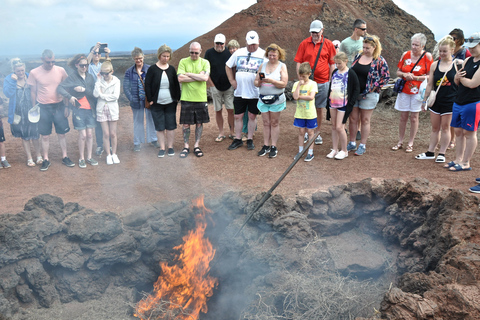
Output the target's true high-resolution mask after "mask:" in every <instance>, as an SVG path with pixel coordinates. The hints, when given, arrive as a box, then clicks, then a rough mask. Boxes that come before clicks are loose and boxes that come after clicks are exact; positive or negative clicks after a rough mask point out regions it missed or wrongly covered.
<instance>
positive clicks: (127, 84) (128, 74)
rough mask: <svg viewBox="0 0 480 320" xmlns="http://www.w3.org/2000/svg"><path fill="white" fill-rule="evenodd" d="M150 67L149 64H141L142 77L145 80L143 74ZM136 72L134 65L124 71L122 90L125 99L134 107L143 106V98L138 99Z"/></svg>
mask: <svg viewBox="0 0 480 320" xmlns="http://www.w3.org/2000/svg"><path fill="white" fill-rule="evenodd" d="M148 68H150V65H148V64H145V63H144V64H143V67H142V79H143V82H145V76H146V74H147V70H148ZM138 79H139V78H138V73H137V70H136V66H135V65H133V66H131V67H130V68H128V69H127V71H125V77H124V78H123V92H124V93H125V95H126V96H127V99H128V100H129V101H130V107H132V108H134V109H140V108H141V107H143V106H145V99H140V97H139V95H138V86H137V84H138Z"/></svg>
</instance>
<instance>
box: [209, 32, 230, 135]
mask: <svg viewBox="0 0 480 320" xmlns="http://www.w3.org/2000/svg"><path fill="white" fill-rule="evenodd" d="M230 56H231V53H230V51H229V50H225V36H224V35H223V34H221V33H219V34H217V35H216V36H215V39H214V47H213V48H210V49H208V50H207V52H205V59H207V60H208V61H209V62H210V69H211V73H210V78H209V79H208V82H207V85H208V86H209V87H210V94H211V95H212V99H213V106H214V107H215V119H216V120H217V126H218V136H217V137H216V138H215V141H217V142H221V141H223V139H225V133H224V129H223V114H222V103H224V104H225V109H227V119H228V126H229V128H230V135H229V137H231V138H232V139H233V135H234V130H233V87H232V86H231V85H230V82H228V77H227V72H226V71H225V63H226V62H227V61H228V59H229V58H230Z"/></svg>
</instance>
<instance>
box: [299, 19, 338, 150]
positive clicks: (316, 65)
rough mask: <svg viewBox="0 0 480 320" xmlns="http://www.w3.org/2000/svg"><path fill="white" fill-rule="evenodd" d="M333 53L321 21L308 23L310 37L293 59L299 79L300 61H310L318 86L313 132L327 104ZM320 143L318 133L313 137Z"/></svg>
mask: <svg viewBox="0 0 480 320" xmlns="http://www.w3.org/2000/svg"><path fill="white" fill-rule="evenodd" d="M319 51H320V54H319ZM335 55H336V51H335V46H334V45H333V44H332V42H331V41H330V40H328V39H325V37H324V36H323V23H322V22H321V21H320V20H314V21H313V22H312V23H311V24H310V37H308V38H307V39H305V40H303V41H302V42H301V43H300V45H299V46H298V50H297V54H296V55H295V59H294V61H295V62H296V63H297V76H298V78H299V79H300V76H299V75H298V69H299V68H300V64H302V62H308V63H310V67H311V68H312V72H313V80H314V81H315V82H316V83H317V86H318V93H317V94H316V95H315V107H316V108H317V123H318V127H317V128H316V129H315V133H317V132H319V131H320V126H321V124H322V118H323V109H325V107H326V105H327V99H328V86H329V82H330V76H331V75H332V72H333V70H334V69H335V61H334V60H333V57H335ZM305 139H308V136H307V135H305ZM322 143H323V139H322V137H321V136H320V135H318V136H317V138H316V139H315V144H322Z"/></svg>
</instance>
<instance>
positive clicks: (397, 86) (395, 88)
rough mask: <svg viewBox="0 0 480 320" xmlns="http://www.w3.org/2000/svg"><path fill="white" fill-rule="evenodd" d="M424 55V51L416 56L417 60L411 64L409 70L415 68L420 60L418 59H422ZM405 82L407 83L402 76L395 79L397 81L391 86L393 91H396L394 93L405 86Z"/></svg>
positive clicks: (400, 90)
mask: <svg viewBox="0 0 480 320" xmlns="http://www.w3.org/2000/svg"><path fill="white" fill-rule="evenodd" d="M424 55H425V51H424V52H423V53H422V55H421V56H420V58H418V60H417V62H415V64H414V65H413V68H412V70H410V72H412V71H413V69H415V67H416V66H417V64H418V63H419V62H420V60H422V58H423V56H424ZM405 83H407V80H405V79H404V78H403V77H402V78H400V79H397V81H395V84H394V86H393V91H394V92H396V93H400V92H402V90H403V87H405Z"/></svg>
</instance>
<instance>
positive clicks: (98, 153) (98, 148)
mask: <svg viewBox="0 0 480 320" xmlns="http://www.w3.org/2000/svg"><path fill="white" fill-rule="evenodd" d="M102 153H103V147H97V150H95V154H96V155H97V156H99V157H100V156H101V155H102Z"/></svg>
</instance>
